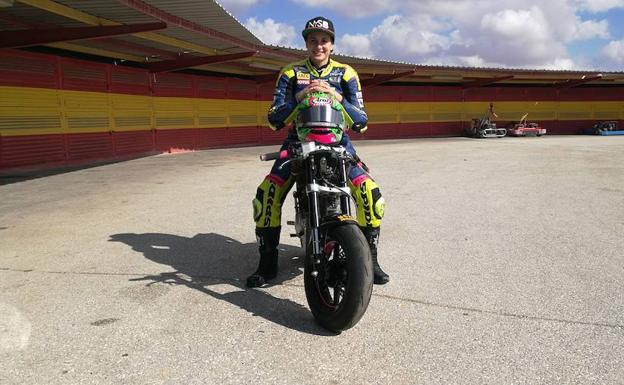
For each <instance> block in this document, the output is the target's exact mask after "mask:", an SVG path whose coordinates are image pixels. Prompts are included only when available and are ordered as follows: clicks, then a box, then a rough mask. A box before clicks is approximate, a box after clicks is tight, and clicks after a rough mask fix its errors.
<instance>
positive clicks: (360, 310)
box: [304, 224, 373, 333]
mask: <svg viewBox="0 0 624 385" xmlns="http://www.w3.org/2000/svg"><path fill="white" fill-rule="evenodd" d="M323 239H324V247H323V250H324V254H325V257H324V258H323V260H322V261H321V263H320V264H319V265H317V267H318V271H317V272H318V275H317V277H313V276H312V271H314V264H313V261H312V259H313V256H312V255H308V256H307V257H306V262H305V272H304V277H305V278H304V282H305V291H306V298H307V300H308V305H309V306H310V310H311V311H312V314H313V315H314V318H316V320H317V321H318V323H319V324H320V325H321V326H322V327H324V328H325V329H327V330H330V331H332V332H335V333H340V332H341V331H343V330H347V329H349V328H351V327H353V326H354V325H355V324H357V323H358V321H359V320H360V319H361V318H362V316H363V315H364V313H365V312H366V308H367V307H368V303H369V302H370V298H371V294H372V292H373V262H372V258H371V253H370V248H369V246H368V243H367V242H366V239H365V238H364V235H363V234H362V231H361V230H360V229H359V227H358V226H357V225H356V224H344V225H339V226H335V227H332V228H329V229H328V230H327V232H326V234H325V236H324V237H323ZM310 249H311V247H310Z"/></svg>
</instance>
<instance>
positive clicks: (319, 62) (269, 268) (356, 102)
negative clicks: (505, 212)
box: [247, 16, 390, 287]
mask: <svg viewBox="0 0 624 385" xmlns="http://www.w3.org/2000/svg"><path fill="white" fill-rule="evenodd" d="M301 34H302V36H303V38H304V40H305V43H306V48H307V50H308V58H307V59H305V60H302V61H299V62H295V63H291V64H289V65H287V66H286V67H284V68H283V69H282V71H281V72H280V74H279V78H278V80H277V83H276V86H275V91H274V93H273V103H272V105H271V107H270V109H269V112H268V120H269V124H270V126H271V128H272V129H273V130H279V129H281V128H283V127H285V126H286V125H287V124H289V123H290V122H291V121H292V120H293V119H294V118H295V117H296V109H295V107H296V106H297V105H298V104H299V102H300V101H301V100H303V99H304V98H305V97H306V96H307V95H309V94H311V93H313V92H324V93H326V94H328V95H331V96H333V97H334V98H336V99H337V100H338V101H339V102H340V103H342V105H343V107H344V109H345V111H346V113H347V115H348V117H349V118H350V119H351V120H352V121H353V124H352V125H351V129H352V130H353V131H355V132H364V131H365V130H366V129H367V126H366V125H367V122H368V117H367V115H366V112H365V111H364V103H363V100H362V90H361V87H360V81H359V79H358V75H357V73H356V72H355V70H354V69H353V68H351V67H350V66H348V65H346V64H342V63H339V62H337V61H335V60H333V59H331V58H330V54H331V52H332V50H333V47H334V36H335V32H334V26H333V23H332V22H331V21H330V20H328V19H326V18H324V17H321V16H319V17H315V18H313V19H311V20H309V21H308V22H307V23H306V24H305V28H304V30H303V31H302V33H301ZM297 140H298V138H297V134H296V132H295V131H294V129H293V128H291V129H290V130H289V133H288V137H287V138H286V140H285V141H284V143H283V145H282V148H281V150H285V149H287V148H288V147H289V146H290V144H291V143H292V142H294V141H297ZM340 144H341V145H342V146H344V147H345V148H346V149H347V151H348V152H349V153H350V154H352V155H354V156H356V154H355V149H354V148H353V145H352V144H351V141H350V140H349V137H348V135H347V134H346V133H344V135H343V137H342V140H341V142H340ZM284 162H285V159H277V160H276V161H275V163H274V164H273V167H272V169H271V172H270V173H269V175H267V176H266V177H265V179H264V180H263V181H262V183H261V184H260V186H258V189H257V193H256V197H255V199H254V200H253V209H254V221H255V222H256V238H257V241H258V249H259V251H260V263H259V265H258V269H257V270H256V272H254V273H253V274H252V275H251V276H249V277H248V278H247V286H248V287H259V286H262V285H264V284H265V283H266V282H267V281H269V280H271V279H273V278H275V276H276V275H277V257H278V252H277V246H278V245H279V238H280V230H281V214H282V203H283V202H284V199H285V198H286V195H287V194H288V191H289V190H290V188H291V187H292V185H293V183H294V179H295V178H294V177H291V173H290V163H289V164H286V165H285V166H284V167H283V168H282V169H281V170H280V169H279V167H280V165H282V163H284ZM365 167H366V166H364V165H363V164H362V163H360V164H359V165H358V166H353V167H351V170H350V171H349V180H350V184H349V187H350V188H351V192H352V194H353V195H354V197H355V199H356V202H357V218H356V219H357V222H358V225H359V226H360V228H361V230H362V232H363V233H364V236H365V237H366V240H367V242H368V244H369V246H370V249H371V254H372V257H373V268H374V283H375V284H385V283H387V282H388V281H389V280H390V277H389V276H388V275H387V274H386V273H385V272H384V271H383V270H382V269H381V267H380V266H379V262H378V259H377V244H378V242H379V230H380V224H381V219H382V217H383V212H384V203H385V202H384V199H383V198H382V196H381V192H380V190H379V186H378V185H377V184H376V183H375V181H374V180H373V178H372V177H371V176H370V175H369V174H368V172H367V170H366V169H365Z"/></svg>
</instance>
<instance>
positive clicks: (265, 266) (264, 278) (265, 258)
mask: <svg viewBox="0 0 624 385" xmlns="http://www.w3.org/2000/svg"><path fill="white" fill-rule="evenodd" d="M280 230H281V227H267V228H256V239H257V240H258V251H260V263H259V264H258V269H257V270H256V272H255V273H253V274H252V275H250V276H249V277H248V278H247V287H260V286H262V285H264V284H265V283H267V282H268V281H270V280H272V279H273V278H275V277H276V276H277V245H279V238H280Z"/></svg>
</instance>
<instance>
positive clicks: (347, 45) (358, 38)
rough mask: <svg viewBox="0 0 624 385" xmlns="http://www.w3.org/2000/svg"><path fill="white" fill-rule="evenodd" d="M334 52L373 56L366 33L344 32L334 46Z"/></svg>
mask: <svg viewBox="0 0 624 385" xmlns="http://www.w3.org/2000/svg"><path fill="white" fill-rule="evenodd" d="M336 52H337V53H342V54H346V55H353V56H360V57H373V56H374V54H373V51H372V50H371V46H370V39H369V38H368V35H362V34H356V35H349V34H344V35H343V36H342V37H341V38H340V40H339V42H338V45H337V46H336Z"/></svg>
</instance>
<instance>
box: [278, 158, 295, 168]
mask: <svg viewBox="0 0 624 385" xmlns="http://www.w3.org/2000/svg"><path fill="white" fill-rule="evenodd" d="M290 162H292V159H288V160H286V161H285V162H284V163H282V164H280V165H279V167H278V168H277V169H278V170H281V169H282V168H283V167H284V166H286V165H287V164H288V163H290Z"/></svg>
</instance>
